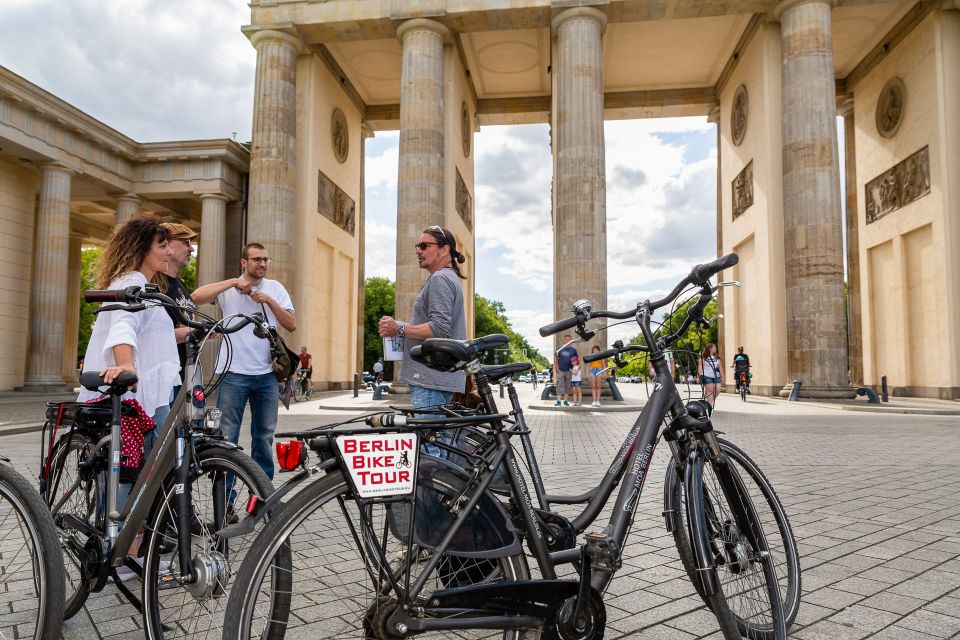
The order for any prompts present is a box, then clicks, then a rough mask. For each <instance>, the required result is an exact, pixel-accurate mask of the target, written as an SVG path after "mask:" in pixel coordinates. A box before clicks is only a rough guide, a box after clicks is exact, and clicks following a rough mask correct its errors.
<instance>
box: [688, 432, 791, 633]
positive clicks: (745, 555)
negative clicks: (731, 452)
mask: <svg viewBox="0 0 960 640" xmlns="http://www.w3.org/2000/svg"><path fill="white" fill-rule="evenodd" d="M706 453H707V451H706V447H705V446H702V447H701V448H700V450H699V452H698V454H694V455H692V456H691V459H690V464H691V465H693V466H692V468H691V469H689V470H688V471H689V472H690V473H689V477H688V479H687V480H685V482H684V485H685V491H684V501H685V502H684V505H685V509H684V512H685V514H686V516H687V523H686V524H687V526H686V529H687V534H688V535H689V536H690V538H689V539H690V540H691V541H692V540H693V539H694V536H696V535H697V533H696V532H697V531H698V530H699V531H700V532H702V535H703V536H704V537H703V539H702V540H701V541H700V542H699V543H698V545H699V546H700V548H703V549H705V550H706V553H709V554H711V555H712V558H711V564H712V566H714V567H715V575H716V578H717V581H716V585H715V586H716V589H715V592H714V593H713V594H710V593H709V592H708V590H707V588H706V587H705V586H704V585H702V584H701V587H703V588H702V590H700V594H701V597H703V598H704V599H705V600H706V601H707V605H708V607H709V608H710V609H711V610H712V611H713V613H714V615H716V616H717V619H718V620H720V621H721V629H722V630H723V632H724V636H725V637H727V638H728V640H736V639H739V638H748V639H750V640H785V639H786V637H787V635H786V628H787V627H786V621H785V619H784V616H783V601H782V600H781V599H780V598H779V588H778V584H777V579H776V572H775V569H774V565H773V561H772V557H771V556H770V554H769V553H768V548H769V544H768V542H767V540H766V535H765V532H764V530H763V526H762V524H761V523H760V521H759V518H758V516H757V514H756V512H755V510H754V508H753V505H752V500H751V499H750V498H749V493H748V492H747V491H746V487H745V485H744V484H743V482H742V481H741V480H739V477H738V474H737V473H736V469H735V468H734V467H733V466H732V465H729V466H727V465H724V464H723V463H722V460H716V459H712V458H710V457H709V456H708V455H706ZM731 471H732V472H733V473H732V474H731V473H730V472H731ZM725 475H726V477H727V479H728V482H727V483H726V485H727V490H725V489H724V482H723V478H724V477H725ZM688 483H690V484H688ZM731 494H732V499H731ZM735 506H736V508H735ZM737 509H740V510H741V513H742V517H741V518H738V517H737V513H736V511H737ZM695 518H696V519H697V522H694V519H695ZM748 530H749V531H752V532H753V537H755V538H756V542H757V544H756V545H754V544H752V542H751V540H750V538H751V536H750V535H749V534H748V533H746V531H748ZM691 557H692V555H691ZM705 577H709V576H705ZM697 582H700V580H697V581H696V582H695V583H694V584H697ZM718 596H719V597H718ZM727 617H729V619H730V621H731V622H732V623H733V628H734V631H733V633H732V634H728V632H727V630H726V628H725V625H724V619H725V618H727Z"/></svg>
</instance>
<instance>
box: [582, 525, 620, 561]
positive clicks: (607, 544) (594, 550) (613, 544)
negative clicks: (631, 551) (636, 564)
mask: <svg viewBox="0 0 960 640" xmlns="http://www.w3.org/2000/svg"><path fill="white" fill-rule="evenodd" d="M584 539H585V540H586V544H585V546H584V553H586V554H587V555H588V556H589V557H590V564H591V566H592V568H594V569H597V570H599V571H616V570H617V569H619V568H620V567H622V566H623V558H622V555H621V549H620V545H619V544H618V543H617V541H616V540H614V539H613V537H612V536H608V535H607V534H605V533H602V532H594V533H588V534H587V535H585V536H584Z"/></svg>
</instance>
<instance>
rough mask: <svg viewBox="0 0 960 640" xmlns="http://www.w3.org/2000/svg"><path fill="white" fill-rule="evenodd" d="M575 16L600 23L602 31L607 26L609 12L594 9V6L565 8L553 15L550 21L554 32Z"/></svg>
mask: <svg viewBox="0 0 960 640" xmlns="http://www.w3.org/2000/svg"><path fill="white" fill-rule="evenodd" d="M575 18H583V19H587V20H593V21H594V22H597V23H599V25H600V31H601V33H602V32H603V31H604V30H605V29H606V28H607V14H605V13H604V12H603V11H600V10H599V9H594V8H593V7H571V8H570V9H564V10H563V11H561V12H560V13H558V14H557V15H555V16H553V20H552V21H551V23H550V24H551V26H552V28H553V32H554V33H556V32H557V30H558V29H559V28H560V26H561V25H563V23H565V22H567V21H569V20H573V19H575Z"/></svg>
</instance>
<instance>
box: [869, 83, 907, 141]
mask: <svg viewBox="0 0 960 640" xmlns="http://www.w3.org/2000/svg"><path fill="white" fill-rule="evenodd" d="M906 99H907V88H906V87H905V86H904V85H903V80H901V79H900V78H890V79H889V80H887V84H885V85H883V89H882V90H881V91H880V98H879V99H878V100H877V115H876V120H877V132H878V133H879V134H880V135H881V136H883V137H884V138H892V137H893V136H894V134H896V133H897V129H899V128H900V123H901V122H903V108H904V106H905V105H906Z"/></svg>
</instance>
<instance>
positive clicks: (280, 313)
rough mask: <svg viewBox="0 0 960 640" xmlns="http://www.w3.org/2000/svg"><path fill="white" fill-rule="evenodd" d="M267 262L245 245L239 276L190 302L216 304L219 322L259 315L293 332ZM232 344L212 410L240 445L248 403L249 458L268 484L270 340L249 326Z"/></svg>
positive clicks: (286, 301)
mask: <svg viewBox="0 0 960 640" xmlns="http://www.w3.org/2000/svg"><path fill="white" fill-rule="evenodd" d="M269 264H270V257H269V256H268V255H267V249H266V247H264V246H263V245H262V244H260V243H258V242H251V243H249V244H247V245H246V246H245V247H243V250H242V251H241V253H240V268H241V269H242V273H241V274H240V277H239V278H229V279H227V280H223V281H221V282H213V283H210V284H207V285H204V286H202V287H200V288H199V289H197V290H196V291H194V292H193V301H194V303H196V304H207V303H210V302H214V301H216V304H218V305H220V308H221V309H222V310H223V317H224V318H227V317H229V316H231V315H233V314H235V313H244V314H247V315H252V314H254V313H262V314H264V315H265V316H266V319H267V322H268V323H269V324H270V325H272V326H277V325H278V324H279V325H280V326H281V327H283V328H284V329H286V330H287V331H290V332H293V331H296V330H297V318H296V316H295V315H294V308H293V301H292V300H291V299H290V294H289V293H287V290H286V288H284V286H283V285H282V284H281V283H280V282H277V281H276V280H271V279H269V278H267V277H266V275H267V268H268V266H269ZM235 322H240V321H239V320H235ZM226 326H227V328H228V329H229V328H230V326H232V322H229V321H228V322H227V325H226ZM232 344H233V353H232V357H230V358H229V359H228V353H227V348H226V346H225V345H224V344H221V345H220V355H219V358H218V359H217V372H218V373H219V372H223V374H224V375H223V380H222V381H221V382H220V386H219V387H218V389H217V407H218V408H219V409H220V411H221V412H223V413H222V417H221V422H220V426H221V428H222V429H223V432H224V434H225V435H226V436H227V438H229V439H230V441H231V442H233V443H236V442H237V441H239V439H240V423H241V422H242V421H243V412H244V410H245V408H246V406H247V403H248V402H249V403H250V434H251V437H252V439H253V443H252V446H251V454H252V455H251V456H250V457H252V458H253V459H254V460H255V461H256V463H257V464H258V465H260V468H261V469H263V471H264V473H266V474H267V477H268V478H270V479H271V480H272V479H273V470H274V465H273V449H272V445H273V434H274V432H275V431H276V429H277V411H278V408H279V407H278V405H277V402H278V401H279V399H280V388H279V386H278V385H277V377H276V376H275V375H274V373H273V365H272V363H271V358H270V342H269V341H267V340H264V339H262V338H258V337H257V336H256V335H254V332H253V326H252V325H251V326H247V327H244V328H243V329H241V330H240V331H238V332H237V333H235V334H233V337H232Z"/></svg>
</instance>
